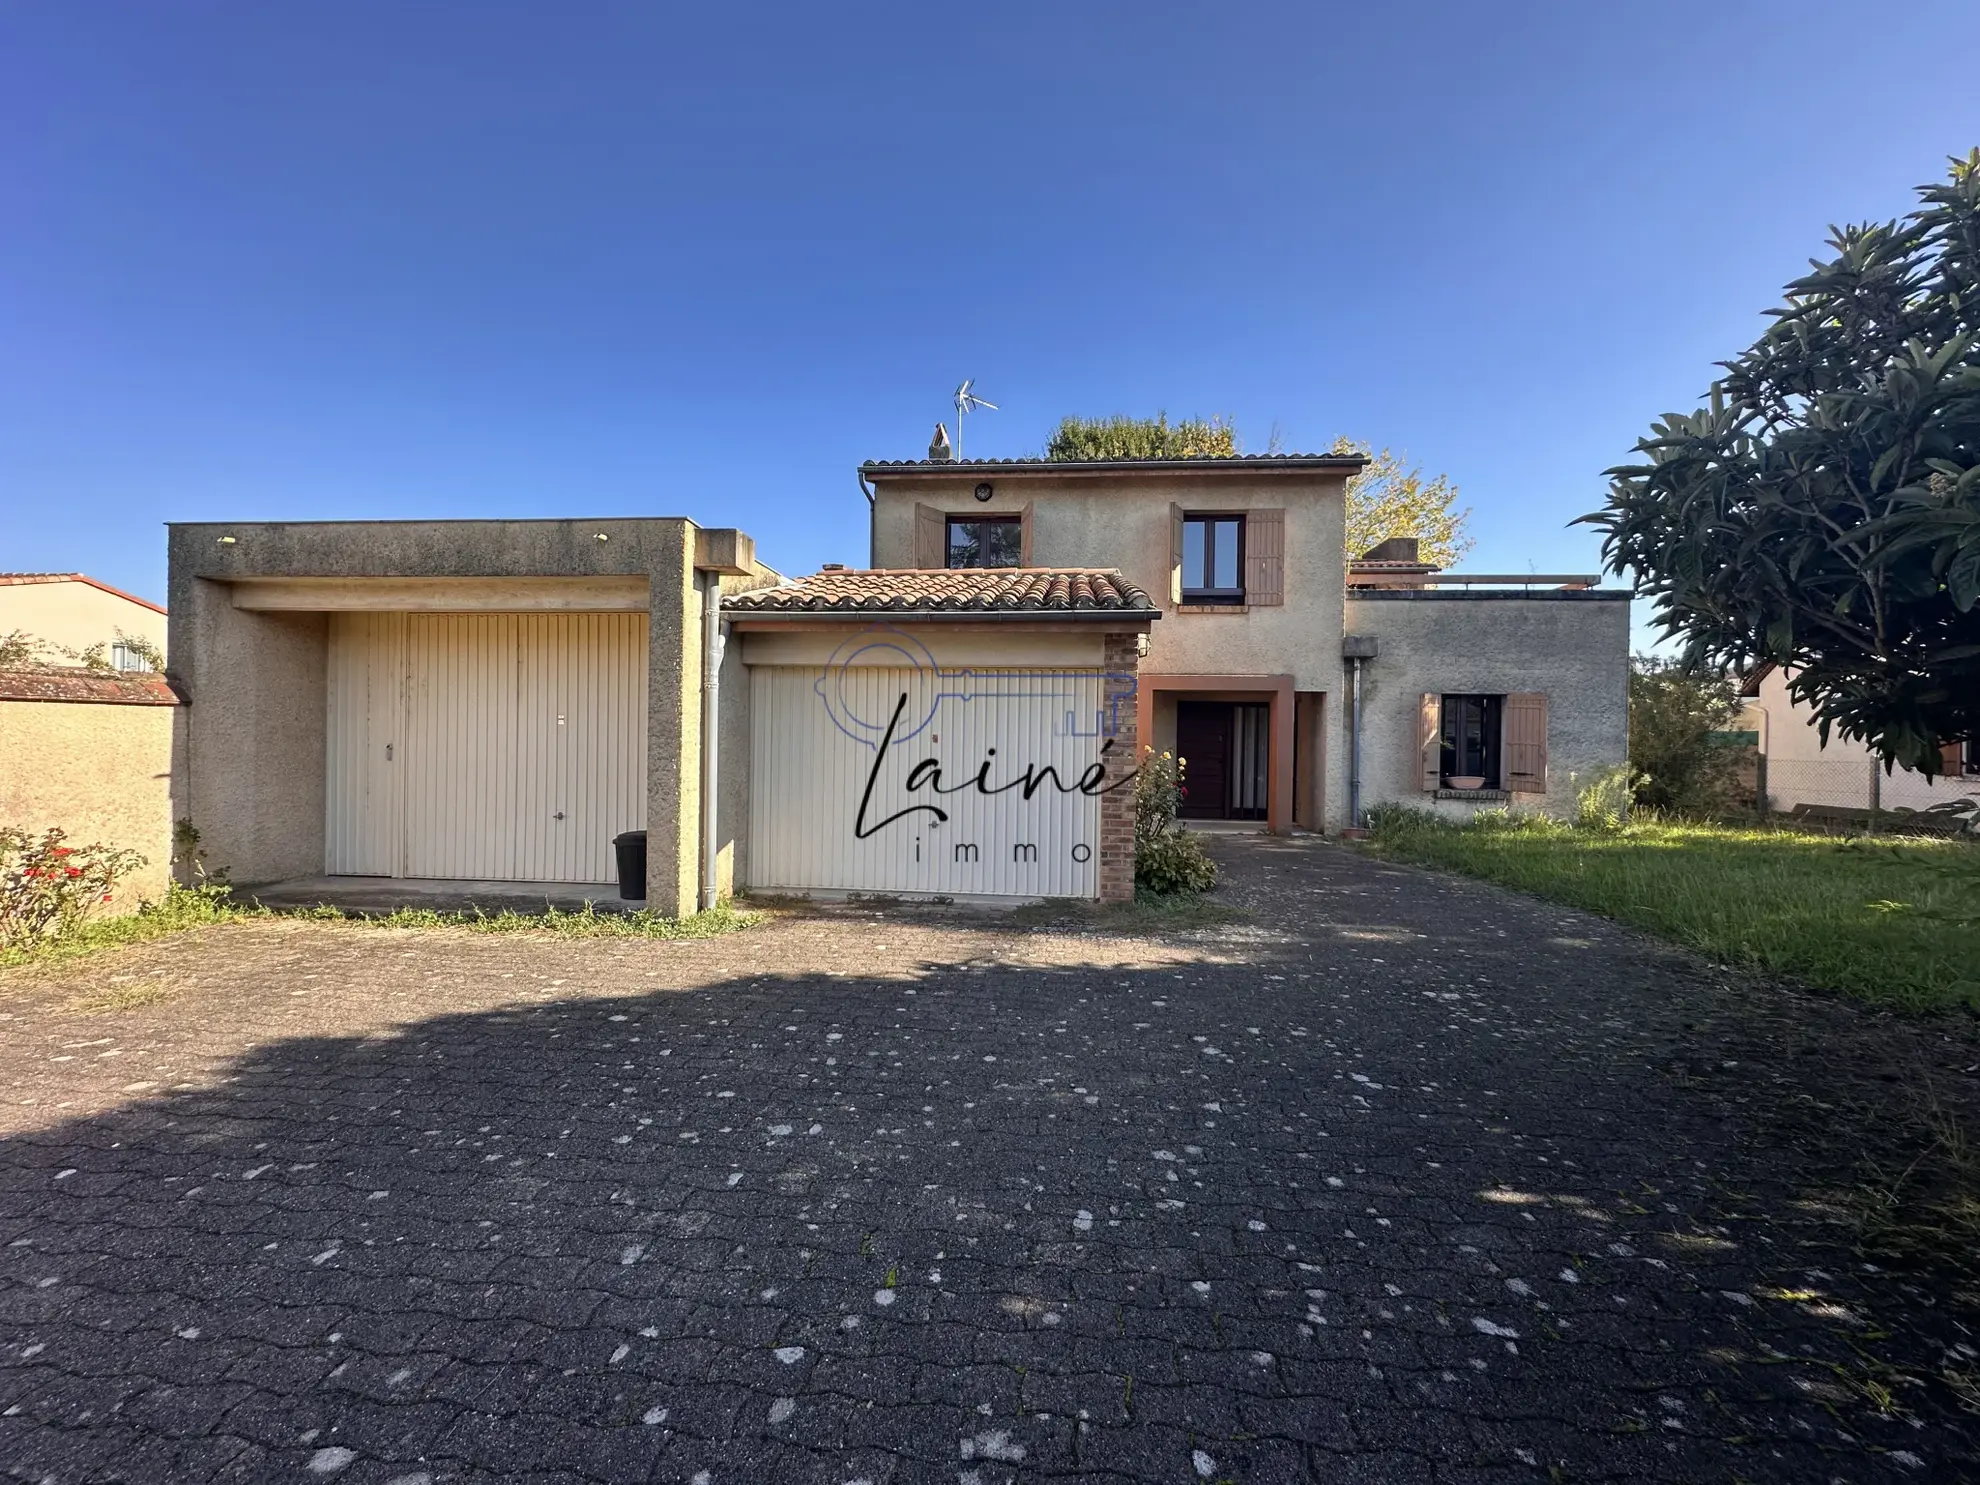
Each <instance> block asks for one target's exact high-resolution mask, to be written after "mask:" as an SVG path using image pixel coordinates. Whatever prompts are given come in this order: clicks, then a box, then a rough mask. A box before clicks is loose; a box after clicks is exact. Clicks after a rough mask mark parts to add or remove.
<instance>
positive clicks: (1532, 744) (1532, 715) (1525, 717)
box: [1505, 691, 1547, 794]
mask: <svg viewBox="0 0 1980 1485" xmlns="http://www.w3.org/2000/svg"><path fill="white" fill-rule="evenodd" d="M1505 729H1506V787H1507V788H1508V789H1510V790H1511V791H1512V792H1513V793H1515V794H1545V793H1546V792H1547V698H1546V696H1545V694H1544V693H1542V692H1539V691H1516V692H1514V693H1513V694H1512V695H1511V696H1508V697H1507V698H1506V712H1505Z"/></svg>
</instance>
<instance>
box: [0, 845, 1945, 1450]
mask: <svg viewBox="0 0 1980 1485" xmlns="http://www.w3.org/2000/svg"><path fill="white" fill-rule="evenodd" d="M1214 849H1215V850H1216V852H1217V853H1218V854H1219V855H1220V857H1221V858H1222V859H1223V861H1224V864H1225V868H1226V872H1227V875H1228V878H1229V881H1228V885H1227V886H1226V887H1225V889H1224V892H1225V894H1226V895H1227V896H1228V897H1230V898H1231V899H1232V900H1234V901H1236V902H1239V903H1241V904H1242V905H1243V906H1244V907H1245V908H1246V909H1247V910H1248V911H1249V913H1250V914H1251V916H1250V917H1248V918H1246V919H1244V920H1243V921H1239V922H1234V923H1230V924H1225V925H1215V926H1211V927H1207V928H1201V929H1194V930H1190V931H1187V932H1177V933H1168V934H1161V933H1157V934H1152V935H1146V936H1142V937H1130V936H1124V935H1120V934H1117V933H1113V932H1111V931H1107V930H1105V929H1103V928H1096V927H1095V926H1094V925H1093V924H1092V923H1091V922H1088V921H1085V920H1083V919H1081V918H1079V917H1078V915H1076V914H1075V915H1071V916H1067V917H1064V918H1063V919H1062V920H1061V921H1054V920H1053V919H1052V916H1051V914H1050V913H1047V914H1045V915H1043V917H1039V916H1038V915H1033V916H1032V917H1031V918H1030V919H1028V920H1027V921H1025V922H1019V921H1016V920H1012V919H1009V918H1007V917H1004V916H1001V915H995V914H971V913H968V912H963V911H960V910H941V909H913V908H905V907H896V908H889V909H882V910H874V909H871V908H863V907H848V908H843V909H830V910H820V911H816V912H796V913H791V914H789V915H787V916H783V917H781V918H779V919H777V920H776V921H774V922H772V923H771V924H769V925H766V926H764V927H761V928H758V929H756V930H753V931H752V932H750V933H748V934H746V935H742V936H737V937H730V938H723V939H716V940H709V941H700V942H681V943H668V942H657V941H655V942H648V941H619V940H559V939H554V938H549V937H547V936H546V937H543V938H534V937H516V936H500V935H469V934H464V933H448V932H419V933H405V932H398V931H384V930H377V929H368V928H356V927H348V926H336V925H320V924H308V923H301V922H289V921H282V922H272V923H265V924H250V925H240V926H235V927H229V928H225V929H221V930H215V931H212V932H207V933H200V934H193V935H186V936H184V937H182V938H176V939H168V940H164V941H161V942H159V943H156V944H152V945H144V946H137V947H134V948H131V949H128V950H120V951H116V952H114V953H107V954H104V955H100V956H97V957H94V958H91V959H88V960H80V961H75V962H74V963H73V964H70V965H67V966H58V967H56V968H55V969H53V970H48V971H36V972H34V974H33V975H32V976H25V975H21V974H18V973H11V972H10V975H9V976H7V977H0V1015H5V1016H6V1017H7V1019H6V1020H5V1021H4V1023H0V1031H4V1035H0V1478H10V1479H13V1478H17V1479H23V1480H38V1479H41V1478H43V1477H51V1478H54V1479H57V1480H62V1481H67V1480H72V1479H75V1480H80V1479H101V1480H115V1479H130V1480H144V1481H146V1482H174V1481H180V1480H185V1481H191V1480H208V1479H220V1480H241V1481H250V1480H253V1481H259V1480H265V1479H294V1480H310V1479H326V1480H335V1481H339V1482H343V1485H384V1482H389V1481H394V1480H397V1481H400V1482H402V1485H410V1482H411V1481H413V1480H417V1479H422V1478H423V1479H426V1480H428V1481H429V1482H430V1485H453V1482H465V1481H473V1480H502V1481H518V1480H532V1481H543V1482H549V1481H553V1480H556V1481H614V1482H616V1481H621V1480H644V1479H654V1480H680V1481H684V1482H690V1481H693V1480H695V1479H696V1478H697V1477H698V1476H700V1475H702V1474H703V1472H706V1475H707V1477H708V1479H709V1480H711V1481H714V1482H725V1481H756V1480H761V1481H777V1482H783V1481H810V1480H818V1481H822V1482H829V1485H845V1482H847V1481H851V1480H858V1479H865V1480H868V1481H871V1482H873V1485H881V1482H888V1485H895V1482H909V1481H922V1480H940V1481H943V1482H954V1481H957V1480H958V1479H960V1478H963V1477H965V1476H967V1475H970V1474H974V1475H975V1477H976V1479H977V1481H978V1485H990V1482H992V1481H996V1480H1002V1479H1005V1478H1030V1477H1036V1476H1043V1475H1048V1474H1057V1475H1064V1476H1074V1477H1078V1478H1081V1479H1091V1480H1109V1481H1117V1482H1122V1485H1129V1482H1134V1485H1139V1482H1152V1481H1158V1480H1160V1481H1176V1480H1196V1479H1231V1480H1241V1481H1245V1482H1266V1481H1278V1480H1319V1481H1326V1482H1329V1485H1333V1482H1341V1481H1349V1482H1358V1481H1368V1482H1387V1485H1415V1482H1424V1485H1433V1482H1434V1485H1486V1482H1501V1481H1514V1480H1528V1479H1544V1478H1547V1477H1548V1475H1549V1472H1550V1471H1554V1472H1558V1475H1559V1477H1561V1478H1567V1479H1577V1480H1583V1479H1586V1480H1600V1479H1618V1480H1670V1481H1680V1480H1692V1479H1706V1478H1715V1479H1729V1478H1739V1479H1743V1480H1749V1481H1754V1482H1781V1485H1786V1482H1799V1481H1805V1480H1827V1479H1848V1480H1851V1481H1878V1480H1904V1481H1912V1480H1921V1481H1922V1480H1926V1479H1939V1478H1943V1479H1953V1478H1961V1477H1965V1476H1970V1475H1975V1474H1976V1473H1980V1450H1977V1448H1976V1433H1980V1428H1976V1424H1980V1419H1976V1417H1975V1415H1974V1414H1973V1413H1971V1412H1970V1411H1967V1410H1965V1409H1964V1408H1963V1407H1962V1405H1961V1402H1960V1398H1959V1395H1958V1391H1957V1389H1956V1387H1955V1386H1954V1385H1953V1384H1954V1383H1958V1384H1961V1385H1966V1384H1970V1382H1971V1381H1972V1379H1973V1378H1974V1377H1975V1376H1976V1371H1977V1370H1980V1367H1977V1365H1976V1364H1980V1356H1976V1355H1975V1353H1974V1352H1973V1351H1972V1350H1971V1349H1970V1347H1971V1346H1972V1344H1973V1343H1972V1342H1971V1340H1970V1335H1971V1332H1972V1331H1973V1329H1974V1328H1975V1327H1976V1326H1980V1313H1976V1308H1980V1301H1976V1299H1975V1295H1976V1293H1980V1284H1976V1283H1975V1281H1974V1279H1973V1277H1972V1275H1971V1274H1970V1273H1968V1272H1967V1271H1966V1270H1964V1269H1958V1268H1956V1267H1953V1266H1948V1265H1949V1264H1950V1263H1951V1260H1949V1259H1945V1258H1943V1257H1942V1256H1932V1255H1927V1256H1925V1257H1921V1258H1919V1259H1918V1260H1917V1261H1916V1262H1914V1263H1913V1264H1911V1265H1910V1266H1908V1267H1907V1266H1900V1265H1897V1264H1895V1263H1879V1264H1875V1265H1872V1264H1869V1263H1866V1260H1865V1257H1864V1255H1863V1253H1861V1252H1859V1251H1858V1247H1857V1233H1856V1230H1855V1229H1854V1228H1853V1227H1851V1226H1850V1224H1849V1223H1848V1222H1847V1221H1846V1220H1844V1214H1843V1212H1842V1211H1841V1210H1840V1208H1839V1207H1838V1206H1837V1204H1836V1202H1835V1200H1834V1197H1835V1192H1834V1187H1835V1185H1836V1183H1837V1181H1838V1180H1839V1179H1840V1178H1841V1177H1842V1175H1843V1173H1844V1171H1843V1167H1842V1166H1840V1165H1839V1157H1838V1156H1837V1155H1836V1154H1835V1149H1836V1130H1837V1127H1838V1125H1839V1124H1840V1123H1843V1122H1847V1123H1849V1124H1850V1125H1851V1127H1857V1126H1861V1127H1865V1128H1872V1129H1874V1127H1875V1126H1876V1125H1877V1120H1876V1119H1875V1118H1871V1117H1868V1116H1867V1115H1866V1114H1865V1112H1864V1111H1870V1112H1871V1113H1875V1112H1876V1111H1878V1110H1882V1111H1884V1112H1885V1113H1886V1114H1889V1113H1890V1112H1891V1111H1893V1110H1896V1109H1897V1108H1898V1105H1897V1104H1895V1103H1893V1102H1892V1100H1893V1098H1894V1097H1895V1096H1896V1092H1895V1090H1897V1089H1899V1088H1901V1086H1902V1085H1903V1083H1904V1082H1905V1080H1906V1079H1908V1078H1910V1077H1911V1076H1912V1075H1913V1074H1914V1073H1915V1072H1916V1071H1917V1070H1919V1069H1924V1070H1925V1071H1926V1072H1927V1073H1928V1074H1930V1075H1931V1076H1932V1077H1933V1078H1934V1080H1935V1085H1936V1086H1938V1087H1940V1088H1941V1089H1942V1090H1943V1097H1944V1098H1945V1099H1946V1100H1947V1101H1948V1104H1949V1106H1952V1107H1955V1108H1957V1109H1959V1110H1961V1111H1963V1112H1965V1113H1967V1114H1969V1115H1975V1114H1980V1095H1976V1093H1975V1090H1974V1089H1973V1088H1972V1087H1971V1086H1970V1085H1971V1081H1972V1080H1971V1078H1970V1077H1969V1076H1968V1075H1967V1070H1969V1069H1970V1068H1971V1066H1972V1065H1974V1064H1975V1063H1976V1062H1980V1043H1976V1040H1975V1038H1974V1036H1973V1033H1972V1030H1971V1028H1967V1027H1958V1026H1951V1025H1927V1024H1905V1023H1900V1022H1896V1021H1892V1020H1889V1019H1887V1018H1882V1017H1876V1016H1869V1015H1865V1014H1863V1013H1860V1012H1858V1011H1855V1010H1853V1009H1852V1008H1851V1007H1849V1006H1847V1005H1845V1004H1842V1003H1840V1002H1837V1001H1834V1000H1828V999H1823V998H1819V997H1813V996H1809V995H1805V994H1802V993H1800V992H1798V991H1794V990H1792V989H1789V988H1787V987H1783V986H1779V985H1773V984H1768V983H1765V982H1762V981H1758V980H1752V979H1748V978H1743V977H1740V976H1736V975H1732V974H1730V973H1728V972H1725V971H1722V970H1718V969H1715V968H1712V967H1710V966H1706V965H1704V964H1702V963H1700V962H1698V961H1695V960H1692V959H1690V958H1688V957H1687V956H1685V955H1683V954H1681V953H1678V952H1676V951H1674V950H1671V949H1669V948H1667V947H1663V946H1660V945H1657V944H1654V943H1651V942H1649V941H1648V940H1645V939H1642V938H1640V937H1638V936H1636V935H1634V934H1632V933H1629V932H1626V931H1625V930H1622V929H1620V928H1617V927H1615V926H1614V925H1610V924H1606V923H1603V922H1600V921H1598V920H1595V919H1591V918H1588V917H1586V916H1583V915H1580V914H1576V913H1573V912H1570V911H1568V910H1565V909H1562V908H1558V907H1554V906H1551V905H1548V904H1544V903H1539V902H1535V901H1530V900H1526V899H1521V898H1518V897H1515V896H1512V895H1510V894H1507V893H1504V892H1501V891H1498V890H1496V889H1493V888H1489V887H1485V886H1483V885H1480V884H1476V883H1468V882H1462V881H1457V880H1454V879H1450V878H1446V877H1440V876H1436V875H1433V874H1429V873H1425V872H1420V871H1416V870H1412V869H1405V868H1398V867H1395V866H1392V865H1389V864H1386V863H1383V862H1381V861H1379V860H1375V859H1372V858H1370V857H1368V856H1366V855H1362V854H1357V853H1355V852H1353V851H1351V850H1348V849H1345V848H1341V847H1337V846H1330V845H1326V844H1321V843H1317V842H1311V841H1272V840H1269V839H1265V838H1262V837H1260V838H1253V839H1243V838H1220V839H1218V840H1217V841H1216V843H1215V847H1214ZM137 976H144V977H147V979H148V980H149V982H150V983H154V984H157V985H158V986H160V987H161V990H162V992H163V993H162V995H161V998H159V999H157V1000H153V1001H151V1002H149V1003H145V1004H141V1005H139V1006H136V1007H135V1008H133V1009H130V1010H127V1011H123V1012H119V1013H115V1014H110V1015H105V1014H92V1013H89V1012H88V1011H87V1010H86V1009H84V1008H83V1007H82V1006H80V1005H79V1004H78V999H79V997H80V996H81V995H82V994H83V993H84V992H86V991H90V990H95V989H100V988H101V987H102V985H104V984H106V983H112V982H115V983H122V982H123V981H124V980H125V979H127V978H131V977H137ZM615 1017H617V1018H622V1019H616V1020H615V1019H614V1018H615ZM635 1039H636V1040H635ZM110 1051H115V1052H117V1053H118V1055H117V1056H116V1057H114V1058H111V1059H110V1060H108V1061H105V1060H102V1056H101V1054H104V1053H107V1052H110ZM1962 1079H1964V1081H1962ZM1961 1346H1967V1347H1969V1349H1967V1350H1964V1351H1962V1350H1960V1349H1959V1348H1960V1347H1961ZM1949 1379H1950V1380H1949ZM346 1449H347V1450H349V1451H350V1458H349V1460H348V1461H347V1462H342V1463H339V1462H338V1461H341V1460H343V1459H344V1456H343V1455H341V1454H336V1453H326V1452H325V1451H334V1450H346ZM312 1461H317V1465H316V1468H315V1469H314V1470H313V1469H312Z"/></svg>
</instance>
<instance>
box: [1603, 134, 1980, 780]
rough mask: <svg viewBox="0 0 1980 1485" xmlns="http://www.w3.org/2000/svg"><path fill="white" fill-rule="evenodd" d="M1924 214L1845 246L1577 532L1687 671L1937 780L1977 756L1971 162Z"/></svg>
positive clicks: (1979, 374) (1974, 183)
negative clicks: (1795, 706)
mask: <svg viewBox="0 0 1980 1485" xmlns="http://www.w3.org/2000/svg"><path fill="white" fill-rule="evenodd" d="M1919 196H1920V198H1921V205H1920V207H1919V209H1918V210H1917V211H1915V212H1913V213H1912V214H1911V215H1910V216H1908V217H1906V218H1904V219H1903V220H1902V221H1899V222H1888V223H1882V224H1870V225H1863V226H1853V227H1847V228H1843V229H1841V230H1838V231H1836V232H1835V233H1834V234H1833V235H1832V237H1831V240H1830V247H1831V249H1832V250H1833V253H1834V256H1833V257H1832V258H1829V259H1827V260H1826V261H1816V262H1814V263H1813V264H1812V270H1811V271H1810V272H1809V273H1808V274H1806V275H1805V276H1803V277H1801V278H1799V279H1796V280H1795V281H1794V282H1793V283H1791V284H1789V285H1788V286H1787V291H1786V293H1787V298H1786V303H1785V304H1784V305H1783V306H1782V307H1780V308H1778V309H1775V310H1772V311H1770V314H1771V316H1772V319H1773V324H1772V325H1771V326H1770V327H1769V328H1768V329H1767V331H1766V333H1765V334H1763V335H1762V336H1761V337H1760V339H1759V340H1758V341H1757V342H1755V343H1754V345H1753V346H1752V347H1751V348H1750V349H1749V350H1747V351H1746V352H1745V353H1744V354H1742V355H1740V356H1738V357H1736V358H1735V359H1733V360H1731V361H1727V362H1724V363H1722V364H1723V365H1724V368H1725V375H1724V376H1723V377H1722V378H1721V379H1720V380H1719V381H1718V382H1717V383H1716V384H1715V385H1714V386H1713V388H1712V391H1711V397H1710V403H1709V405H1708V406H1707V407H1704V408H1702V409H1700V410H1698V411H1696V412H1692V413H1689V414H1685V413H1672V414H1668V415H1666V416H1665V417H1664V418H1663V419H1662V420H1661V421H1659V422H1658V423H1656V424H1655V425H1653V427H1652V429H1651V432H1650V435H1649V436H1648V437H1647V438H1644V439H1643V440H1641V441H1640V442H1639V443H1638V444H1637V446H1636V447H1637V450H1638V452H1640V453H1641V454H1642V455H1643V456H1644V458H1643V461H1642V462H1640V463H1635V464H1626V465H1623V466H1620V467H1618V468H1616V469H1613V470H1611V471H1609V473H1610V475H1611V478H1612V481H1613V482H1612V484H1611V486H1610V490H1609V498H1608V502H1607V504H1606V506H1605V507H1604V508H1603V509H1602V510H1600V511H1598V512H1596V513H1595V514H1593V515H1590V516H1585V517H1583V518H1582V519H1583V520H1584V521H1587V522H1589V523H1590V524H1593V525H1595V526H1597V527H1600V528H1602V529H1603V530H1604V531H1605V532H1606V533H1607V534H1606V537H1605V540H1604V552H1605V555H1606V557H1607V559H1608V562H1609V565H1610V566H1611V568H1613V569H1614V570H1615V571H1617V572H1632V573H1634V574H1635V575H1636V582H1637V590H1638V591H1639V592H1640V593H1644V594H1647V595H1649V596H1650V597H1652V598H1653V599H1654V600H1655V601H1656V605H1657V612H1658V620H1659V622H1660V623H1661V624H1662V626H1663V627H1664V628H1665V629H1666V630H1667V631H1668V632H1669V633H1670V634H1671V635H1672V636H1674V637H1675V638H1677V639H1679V640H1681V641H1682V642H1683V644H1684V647H1685V651H1686V656H1687V659H1688V660H1689V661H1690V662H1692V663H1700V662H1704V663H1712V664H1716V665H1721V666H1726V667H1730V668H1747V667H1751V666H1754V665H1758V664H1761V663H1766V662H1771V663H1774V664H1777V665H1781V666H1785V667H1787V669H1788V671H1789V673H1790V677H1791V679H1790V682H1789V685H1790V689H1791V691H1792V693H1793V694H1794V696H1795V697H1796V699H1797V700H1799V701H1803V702H1806V703H1808V704H1809V705H1811V706H1812V708H1813V710H1814V713H1815V718H1816V721H1817V724H1818V726H1819V727H1820V728H1821V732H1822V735H1823V737H1824V738H1826V737H1827V736H1828V735H1829V733H1830V732H1831V731H1832V730H1833V731H1835V732H1837V733H1839V734H1840V735H1842V736H1844V737H1851V738H1858V739H1861V740H1862V741H1864V742H1865V743H1867V744H1868V745H1869V746H1871V747H1872V748H1873V749H1875V750H1876V751H1877V752H1878V753H1879V754H1880V755H1881V756H1882V757H1883V758H1884V760H1885V762H1886V764H1887V765H1888V764H1903V765H1906V766H1908V767H1912V768H1918V769H1922V770H1924V771H1927V772H1936V771H1937V770H1938V767H1939V757H1940V753H1939V750H1940V748H1941V747H1942V746H1944V745H1945V744H1947V743H1951V742H1954V741H1957V740H1959V739H1963V738H1968V737H1972V736H1975V735H1980V150H1976V151H1974V152H1973V153H1972V154H1971V155H1969V156H1968V157H1967V158H1965V159H1963V160H1960V159H1956V160H1954V161H1953V168H1952V172H1951V174H1950V176H1949V178H1948V180H1947V181H1946V182H1945V183H1943V184H1939V185H1929V186H1924V187H1921V188H1920V189H1919Z"/></svg>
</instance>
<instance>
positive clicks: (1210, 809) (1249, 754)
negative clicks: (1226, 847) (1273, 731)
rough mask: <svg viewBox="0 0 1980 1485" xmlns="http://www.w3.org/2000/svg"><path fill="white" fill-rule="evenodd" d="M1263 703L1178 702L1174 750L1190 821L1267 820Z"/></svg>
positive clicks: (1185, 815)
mask: <svg viewBox="0 0 1980 1485" xmlns="http://www.w3.org/2000/svg"><path fill="white" fill-rule="evenodd" d="M1269 714H1270V709H1269V708H1268V707H1266V706H1265V705H1264V704H1263V703H1257V702H1244V701H1178V702H1177V703H1176V752H1177V753H1178V754H1180V755H1181V757H1182V760H1183V788H1184V789H1185V790H1186V791H1187V792H1186V793H1185V794H1184V795H1183V802H1182V807H1181V809H1180V810H1178V811H1177V813H1179V814H1180V815H1182V816H1183V818H1184V819H1188V820H1262V819H1264V818H1265V791H1266V780H1267V777H1268V775H1267V772H1266V760H1267V736H1268V727H1267V719H1268V717H1269Z"/></svg>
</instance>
